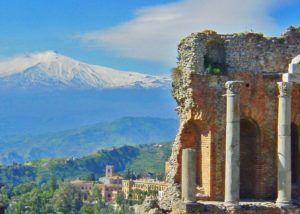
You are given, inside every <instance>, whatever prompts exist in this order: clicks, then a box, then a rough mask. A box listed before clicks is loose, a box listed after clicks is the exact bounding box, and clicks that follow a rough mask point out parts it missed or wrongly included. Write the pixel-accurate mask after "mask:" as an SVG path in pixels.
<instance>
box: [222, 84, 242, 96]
mask: <svg viewBox="0 0 300 214" xmlns="http://www.w3.org/2000/svg"><path fill="white" fill-rule="evenodd" d="M242 83H243V81H239V80H234V81H227V82H226V83H225V88H226V89H227V95H230V94H239V92H240V86H241V84H242Z"/></svg>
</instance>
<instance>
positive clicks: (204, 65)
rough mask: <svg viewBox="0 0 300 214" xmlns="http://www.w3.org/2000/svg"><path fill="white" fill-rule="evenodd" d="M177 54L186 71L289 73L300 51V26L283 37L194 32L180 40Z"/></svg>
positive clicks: (288, 31) (208, 72)
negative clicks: (289, 66) (291, 64)
mask: <svg viewBox="0 0 300 214" xmlns="http://www.w3.org/2000/svg"><path fill="white" fill-rule="evenodd" d="M178 54H179V55H178V58H179V62H178V66H179V67H180V68H181V69H183V71H185V72H186V71H188V72H196V73H199V74H212V75H222V74H226V73H228V72H251V73H260V72H286V71H287V70H288V64H289V63H290V62H291V60H292V59H293V58H294V57H295V56H297V55H299V54H300V27H290V28H289V29H288V30H287V32H285V33H284V34H283V35H282V36H280V37H264V36H263V34H259V33H253V32H248V33H234V34H217V33H216V32H214V31H204V32H200V33H193V34H191V35H190V36H188V37H186V38H185V39H183V40H182V41H181V42H180V44H179V46H178Z"/></svg>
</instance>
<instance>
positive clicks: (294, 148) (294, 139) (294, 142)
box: [291, 123, 300, 201]
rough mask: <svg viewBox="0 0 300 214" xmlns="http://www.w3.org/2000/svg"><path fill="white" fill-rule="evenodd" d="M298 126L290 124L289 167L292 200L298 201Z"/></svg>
mask: <svg viewBox="0 0 300 214" xmlns="http://www.w3.org/2000/svg"><path fill="white" fill-rule="evenodd" d="M299 140H300V138H299V126H297V125H296V124H295V123H292V124H291V152H292V159H291V161H292V162H291V167H292V198H293V199H294V200H297V201H299V200H300V193H299V191H300V162H299V161H300V142H299Z"/></svg>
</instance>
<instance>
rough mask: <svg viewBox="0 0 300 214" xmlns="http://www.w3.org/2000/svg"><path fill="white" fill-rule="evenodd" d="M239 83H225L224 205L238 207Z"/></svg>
mask: <svg viewBox="0 0 300 214" xmlns="http://www.w3.org/2000/svg"><path fill="white" fill-rule="evenodd" d="M241 83H242V82H241V81H228V82H226V83H225V88H226V89H227V91H226V97H227V107H226V108H227V110H226V150H225V152H226V159H225V205H226V206H238V204H239V199H240V95H239V87H240V84H241Z"/></svg>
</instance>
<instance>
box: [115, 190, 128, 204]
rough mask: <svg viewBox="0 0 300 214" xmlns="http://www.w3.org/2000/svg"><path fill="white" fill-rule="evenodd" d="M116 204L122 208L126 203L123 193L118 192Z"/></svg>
mask: <svg viewBox="0 0 300 214" xmlns="http://www.w3.org/2000/svg"><path fill="white" fill-rule="evenodd" d="M116 202H117V204H118V205H120V206H121V205H123V204H125V203H126V200H125V195H124V193H123V192H118V194H117V197H116Z"/></svg>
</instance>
